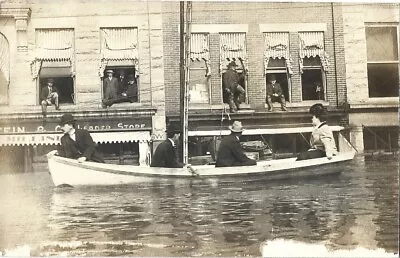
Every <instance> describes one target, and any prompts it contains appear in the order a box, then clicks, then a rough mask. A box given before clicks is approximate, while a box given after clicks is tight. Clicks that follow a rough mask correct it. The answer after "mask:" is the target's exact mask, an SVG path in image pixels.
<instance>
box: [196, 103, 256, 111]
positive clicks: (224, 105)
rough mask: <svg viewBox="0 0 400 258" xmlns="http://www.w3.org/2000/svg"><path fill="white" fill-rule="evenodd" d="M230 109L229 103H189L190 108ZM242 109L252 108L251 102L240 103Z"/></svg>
mask: <svg viewBox="0 0 400 258" xmlns="http://www.w3.org/2000/svg"><path fill="white" fill-rule="evenodd" d="M224 108H225V109H228V110H229V105H228V104H225V103H223V104H217V105H215V104H214V105H211V104H200V103H199V104H197V103H190V104H189V110H204V109H207V110H221V109H224ZM240 108H241V109H250V104H241V105H240Z"/></svg>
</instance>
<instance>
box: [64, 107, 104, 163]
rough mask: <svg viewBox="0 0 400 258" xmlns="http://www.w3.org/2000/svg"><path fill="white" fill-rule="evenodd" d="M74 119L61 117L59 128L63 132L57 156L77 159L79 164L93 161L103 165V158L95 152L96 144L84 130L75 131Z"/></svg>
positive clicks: (66, 115)
mask: <svg viewBox="0 0 400 258" xmlns="http://www.w3.org/2000/svg"><path fill="white" fill-rule="evenodd" d="M75 122H76V121H75V119H74V117H73V116H72V115H71V114H64V115H63V116H62V117H61V121H60V126H61V129H62V130H63V132H64V135H63V136H62V137H61V147H60V148H59V150H58V155H59V156H61V157H65V158H70V159H77V160H78V161H79V162H84V161H94V162H101V163H104V159H103V156H102V155H101V154H100V153H99V152H98V151H97V150H96V143H95V142H94V141H93V139H92V137H91V136H90V133H89V132H88V131H87V130H84V129H75Z"/></svg>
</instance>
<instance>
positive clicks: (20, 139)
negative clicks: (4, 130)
mask: <svg viewBox="0 0 400 258" xmlns="http://www.w3.org/2000/svg"><path fill="white" fill-rule="evenodd" d="M61 136H63V134H62V133H58V134H19V135H18V134H16V135H12V134H11V135H10V134H9V135H0V145H34V144H59V143H60V139H61Z"/></svg>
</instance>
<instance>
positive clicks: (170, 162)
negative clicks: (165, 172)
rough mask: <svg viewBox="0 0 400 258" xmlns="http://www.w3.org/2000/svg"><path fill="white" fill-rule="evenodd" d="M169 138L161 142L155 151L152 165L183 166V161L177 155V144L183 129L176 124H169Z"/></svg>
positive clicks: (165, 166)
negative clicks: (179, 160) (180, 161)
mask: <svg viewBox="0 0 400 258" xmlns="http://www.w3.org/2000/svg"><path fill="white" fill-rule="evenodd" d="M166 132H167V140H165V141H163V142H162V143H160V145H158V146H157V149H156V151H155V152H154V155H153V158H152V160H151V165H150V166H151V167H164V168H182V167H184V164H183V163H179V162H178V159H177V156H176V148H177V146H176V144H177V142H178V140H179V137H180V135H181V132H182V131H181V129H180V128H179V127H177V126H174V125H169V126H168V128H167V130H166Z"/></svg>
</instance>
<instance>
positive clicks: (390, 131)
mask: <svg viewBox="0 0 400 258" xmlns="http://www.w3.org/2000/svg"><path fill="white" fill-rule="evenodd" d="M363 140H364V150H365V151H378V150H383V151H390V152H391V151H396V150H398V149H399V127H398V126H387V127H364V128H363Z"/></svg>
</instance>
